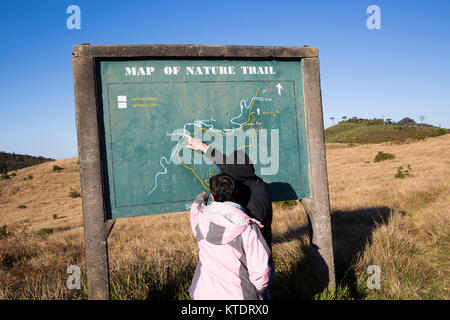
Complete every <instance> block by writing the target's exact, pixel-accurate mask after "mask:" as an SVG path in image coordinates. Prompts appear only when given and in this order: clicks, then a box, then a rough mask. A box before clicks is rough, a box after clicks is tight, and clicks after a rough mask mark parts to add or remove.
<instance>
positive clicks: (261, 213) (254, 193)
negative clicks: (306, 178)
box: [184, 134, 274, 299]
mask: <svg viewBox="0 0 450 320" xmlns="http://www.w3.org/2000/svg"><path fill="white" fill-rule="evenodd" d="M184 136H185V137H186V139H187V140H188V145H187V148H189V149H191V150H194V151H201V152H203V153H204V154H205V155H206V156H207V157H208V158H210V159H211V160H212V161H214V163H215V164H216V165H217V166H218V167H219V169H220V171H221V173H224V174H227V175H229V176H230V177H232V178H233V179H234V180H235V181H236V187H237V195H236V202H237V203H238V204H240V205H241V206H242V207H244V208H245V209H246V210H245V213H246V214H247V215H248V216H250V217H251V218H254V219H256V220H258V221H260V222H261V223H262V224H263V226H264V227H263V228H262V229H261V233H262V235H263V237H264V239H265V240H266V243H267V245H268V247H269V248H270V250H271V251H272V216H273V212H272V201H271V199H270V195H269V190H268V188H267V184H266V183H265V182H264V181H263V180H262V179H261V178H260V177H258V176H257V175H256V174H255V167H254V166H253V164H252V163H251V161H250V158H249V157H248V155H247V154H246V153H245V152H244V151H242V150H236V151H234V152H233V153H231V154H230V155H228V156H225V155H224V154H223V153H222V152H220V150H217V149H216V148H210V147H209V146H208V145H207V144H206V143H204V142H202V141H201V140H199V139H196V138H193V137H191V136H189V135H187V134H185V135H184ZM270 263H271V264H272V272H271V278H272V277H273V272H274V267H273V261H270ZM263 296H264V297H265V298H266V299H269V290H268V289H267V290H266V292H265V293H264V295H263Z"/></svg>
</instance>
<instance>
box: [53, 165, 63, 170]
mask: <svg viewBox="0 0 450 320" xmlns="http://www.w3.org/2000/svg"><path fill="white" fill-rule="evenodd" d="M52 170H53V171H54V172H61V171H62V170H64V168H61V167H60V166H57V165H54V166H53V169H52Z"/></svg>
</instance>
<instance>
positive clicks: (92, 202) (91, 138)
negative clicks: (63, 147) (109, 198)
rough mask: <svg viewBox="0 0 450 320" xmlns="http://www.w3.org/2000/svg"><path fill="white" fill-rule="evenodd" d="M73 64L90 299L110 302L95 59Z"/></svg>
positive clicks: (90, 58) (108, 228)
mask: <svg viewBox="0 0 450 320" xmlns="http://www.w3.org/2000/svg"><path fill="white" fill-rule="evenodd" d="M72 64H73V72H74V74H73V77H74V89H75V105H76V112H75V113H76V122H77V137H78V155H79V158H78V159H79V164H80V177H81V193H82V203H83V205H82V207H83V226H84V246H85V252H86V270H87V288H88V297H89V299H91V300H108V299H109V297H110V293H109V266H108V247H107V241H106V239H107V236H108V234H109V231H110V229H111V228H112V225H111V224H110V223H108V224H107V223H106V221H105V209H104V200H103V183H102V170H101V159H100V142H99V141H100V139H99V132H98V118H97V99H96V87H97V86H96V82H95V68H94V59H93V58H92V57H73V60H72Z"/></svg>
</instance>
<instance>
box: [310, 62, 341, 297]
mask: <svg viewBox="0 0 450 320" xmlns="http://www.w3.org/2000/svg"><path fill="white" fill-rule="evenodd" d="M302 67H303V68H302V69H303V83H304V84H303V89H304V98H305V110H306V126H307V132H308V135H307V136H308V150H309V175H310V183H311V193H312V197H311V198H308V199H301V203H302V205H303V208H304V209H305V211H306V213H307V214H308V221H309V223H310V259H311V263H312V264H313V266H314V268H315V269H316V272H317V278H318V281H319V285H321V286H323V287H327V288H328V290H329V291H334V290H335V289H336V283H335V270H334V255H333V239H332V233H331V217H330V198H329V190H328V175H327V165H326V152H325V151H326V150H325V137H324V130H323V111H322V95H321V89H320V73H319V60H318V59H317V58H304V59H302Z"/></svg>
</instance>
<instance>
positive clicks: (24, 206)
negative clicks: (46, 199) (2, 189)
mask: <svg viewBox="0 0 450 320" xmlns="http://www.w3.org/2000/svg"><path fill="white" fill-rule="evenodd" d="M26 207H27V206H26V205H24V204H21V205H19V206H18V207H17V208H19V209H25V208H26Z"/></svg>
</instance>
